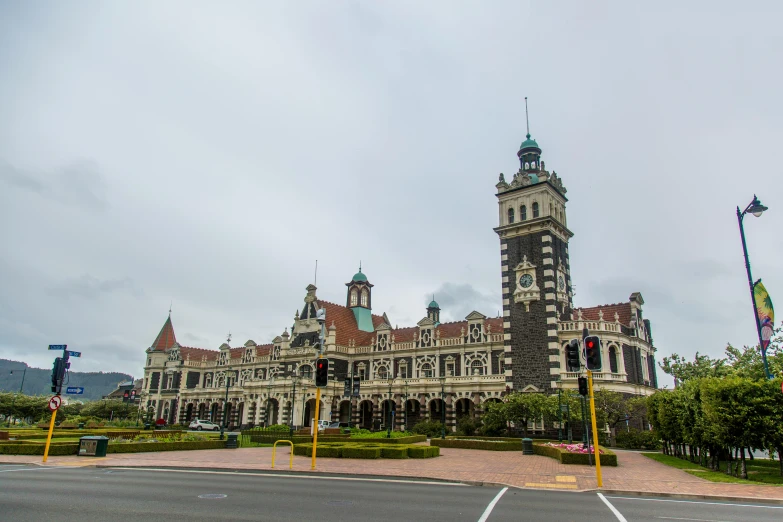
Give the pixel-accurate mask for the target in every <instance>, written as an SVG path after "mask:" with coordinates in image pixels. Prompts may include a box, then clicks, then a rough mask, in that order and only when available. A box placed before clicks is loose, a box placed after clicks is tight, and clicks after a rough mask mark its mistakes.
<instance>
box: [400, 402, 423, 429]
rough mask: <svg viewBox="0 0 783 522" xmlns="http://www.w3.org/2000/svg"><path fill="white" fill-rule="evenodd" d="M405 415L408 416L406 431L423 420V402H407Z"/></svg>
mask: <svg viewBox="0 0 783 522" xmlns="http://www.w3.org/2000/svg"><path fill="white" fill-rule="evenodd" d="M405 415H406V416H407V426H405V429H406V430H410V429H411V428H412V427H413V426H415V425H416V424H418V423H419V421H420V420H421V419H420V417H421V402H419V401H418V399H408V400H407V401H405ZM403 422H406V420H405V419H403Z"/></svg>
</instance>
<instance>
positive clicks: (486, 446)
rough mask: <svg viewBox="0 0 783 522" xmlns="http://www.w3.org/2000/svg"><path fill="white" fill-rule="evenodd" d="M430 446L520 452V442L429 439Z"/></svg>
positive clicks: (517, 440) (519, 440)
mask: <svg viewBox="0 0 783 522" xmlns="http://www.w3.org/2000/svg"><path fill="white" fill-rule="evenodd" d="M430 445H431V446H438V447H439V448H462V449H479V450H490V451H522V440H521V439H515V440H499V441H493V440H465V439H430Z"/></svg>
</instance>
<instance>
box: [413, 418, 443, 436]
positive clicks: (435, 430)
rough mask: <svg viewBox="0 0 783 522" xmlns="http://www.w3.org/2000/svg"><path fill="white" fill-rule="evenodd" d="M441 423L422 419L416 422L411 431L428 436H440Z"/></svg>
mask: <svg viewBox="0 0 783 522" xmlns="http://www.w3.org/2000/svg"><path fill="white" fill-rule="evenodd" d="M442 428H443V424H441V423H440V422H437V421H423V422H420V423H418V424H416V425H415V426H414V427H413V428H412V429H411V431H412V432H413V433H416V434H419V435H427V437H428V438H433V437H440V434H441V430H442Z"/></svg>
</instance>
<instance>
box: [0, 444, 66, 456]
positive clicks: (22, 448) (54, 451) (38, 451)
mask: <svg viewBox="0 0 783 522" xmlns="http://www.w3.org/2000/svg"><path fill="white" fill-rule="evenodd" d="M44 448H46V444H0V455H43V454H44ZM78 452H79V443H78V442H63V443H60V444H54V443H53V444H50V445H49V455H50V456H56V455H76V454H77V453H78Z"/></svg>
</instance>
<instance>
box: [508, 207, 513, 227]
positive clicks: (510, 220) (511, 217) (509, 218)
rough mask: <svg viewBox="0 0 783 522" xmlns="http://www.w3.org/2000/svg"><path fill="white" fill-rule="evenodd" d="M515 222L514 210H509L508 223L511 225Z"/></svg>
mask: <svg viewBox="0 0 783 522" xmlns="http://www.w3.org/2000/svg"><path fill="white" fill-rule="evenodd" d="M513 222H514V209H513V208H510V209H508V223H509V225H510V224H511V223H513Z"/></svg>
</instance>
